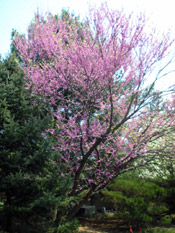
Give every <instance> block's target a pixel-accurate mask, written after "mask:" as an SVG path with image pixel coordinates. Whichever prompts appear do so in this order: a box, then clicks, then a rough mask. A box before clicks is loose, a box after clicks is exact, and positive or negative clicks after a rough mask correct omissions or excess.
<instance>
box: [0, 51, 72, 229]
mask: <svg viewBox="0 0 175 233" xmlns="http://www.w3.org/2000/svg"><path fill="white" fill-rule="evenodd" d="M23 76H24V75H23V72H22V71H21V70H20V68H19V67H18V64H17V62H16V61H15V57H14V55H11V56H9V57H8V58H7V59H5V60H3V61H0V99H1V102H0V204H1V206H0V222H1V228H0V229H2V230H5V231H6V232H33V233H34V232H45V231H46V230H47V229H48V227H50V226H51V225H52V223H53V222H54V216H55V214H57V210H58V208H63V207H64V205H66V202H63V200H64V197H65V192H66V190H67V186H68V185H69V183H70V182H69V180H68V179H67V177H64V179H63V177H62V176H61V170H60V169H61V168H59V163H57V161H56V159H55V155H56V154H55V153H54V152H53V150H52V146H53V145H54V144H53V139H52V141H51V140H50V136H49V132H47V129H48V128H49V127H50V126H51V125H52V119H51V117H50V116H48V115H47V111H46V109H47V106H46V104H42V105H41V104H40V105H39V104H38V103H39V101H37V99H36V96H35V98H34V97H32V96H31V95H30V91H29V90H26V88H25V81H24V77H23ZM57 156H58V153H57ZM42 226H43V228H42Z"/></svg>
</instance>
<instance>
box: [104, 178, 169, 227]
mask: <svg viewBox="0 0 175 233" xmlns="http://www.w3.org/2000/svg"><path fill="white" fill-rule="evenodd" d="M103 195H104V198H103V200H104V202H106V203H110V204H112V205H113V206H114V208H115V209H116V210H117V216H118V217H120V218H122V219H125V220H126V221H128V222H129V223H131V224H136V225H140V224H145V223H147V224H148V223H150V222H152V221H153V220H155V219H154V217H155V216H156V217H157V216H161V215H162V214H163V213H164V212H166V211H167V207H166V205H165V203H163V200H164V198H165V196H166V191H165V189H164V188H162V187H160V186H158V185H156V184H155V183H153V182H149V181H146V180H142V179H137V178H135V179H133V178H129V177H127V178H126V177H122V178H118V179H116V180H115V182H114V183H113V184H111V185H110V186H109V187H108V189H107V190H105V191H103Z"/></svg>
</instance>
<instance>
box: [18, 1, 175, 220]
mask: <svg viewBox="0 0 175 233" xmlns="http://www.w3.org/2000/svg"><path fill="white" fill-rule="evenodd" d="M89 15H90V16H89V18H88V19H87V20H86V21H85V22H84V23H83V25H82V24H80V23H78V22H77V19H76V20H74V18H73V17H71V16H70V15H69V16H68V15H67V16H66V17H53V16H52V15H51V14H49V15H48V17H47V18H44V17H43V16H41V15H36V17H35V19H34V21H33V23H32V24H31V25H30V27H29V29H28V37H25V36H21V37H18V36H16V37H15V40H14V44H15V47H16V49H17V51H18V55H19V57H20V59H21V60H22V63H21V67H22V68H23V70H24V72H25V78H26V80H27V82H28V88H30V89H31V90H32V93H33V95H39V96H41V97H42V98H43V102H47V103H49V106H50V114H51V115H52V116H54V118H55V127H54V128H53V129H51V130H52V133H53V137H55V138H57V140H58V143H57V145H56V146H55V148H54V149H55V151H57V150H58V151H59V153H58V158H59V159H60V161H61V164H63V165H65V167H66V168H65V172H64V174H63V175H66V173H67V171H71V172H72V177H73V185H72V187H71V189H70V190H69V196H76V197H77V202H75V203H74V205H70V208H68V209H67V210H65V211H63V212H62V213H60V216H62V215H66V216H67V219H71V218H72V217H73V216H74V215H75V213H76V212H77V211H78V209H79V208H80V207H81V205H82V204H83V203H84V202H85V201H86V200H87V199H88V198H89V197H90V196H91V195H92V194H93V193H95V192H98V191H100V190H102V189H104V188H105V187H106V186H107V185H108V184H109V183H111V182H112V181H113V180H114V179H115V178H116V177H117V176H118V175H120V174H121V173H124V172H127V171H130V170H133V169H135V168H137V167H140V166H144V165H146V164H147V163H148V162H149V161H151V160H153V159H154V157H155V156H156V153H157V150H155V149H154V148H151V147H150V145H151V144H150V143H154V141H156V140H157V139H158V138H160V137H164V136H165V135H167V134H169V133H170V132H171V131H172V130H173V129H174V126H175V117H174V116H175V115H174V108H173V102H166V103H165V107H166V112H164V113H162V112H161V111H160V108H159V105H157V106H156V105H155V106H153V108H152V109H151V108H150V105H151V103H152V102H153V101H154V100H155V98H157V99H158V98H159V96H160V94H161V93H157V92H155V91H154V85H155V82H156V80H157V79H158V77H159V75H160V74H161V72H162V70H163V68H161V69H160V70H159V71H158V73H157V75H156V77H155V79H154V80H153V81H151V80H150V79H149V77H150V75H151V73H152V71H153V70H154V68H155V67H156V65H157V64H160V63H161V64H162V63H163V59H164V58H167V56H168V54H169V51H170V50H171V45H172V43H173V41H172V40H171V39H170V35H169V34H168V33H167V34H164V35H162V36H160V35H159V36H156V35H155V30H154V29H153V30H152V31H151V30H150V29H149V30H147V24H146V19H145V17H144V16H142V15H140V16H138V17H137V18H133V17H132V16H131V15H129V16H126V15H125V14H124V13H123V12H122V11H117V10H110V9H109V8H108V7H107V5H102V6H101V8H99V9H98V10H91V12H90V13H89ZM148 80H149V82H147V81H148ZM150 81H151V82H150ZM147 83H149V84H148V85H146V84H147ZM150 83H151V84H150ZM160 154H163V151H160ZM83 191H85V192H84V193H85V194H84V195H81V194H82V192H83ZM82 197H83V198H82ZM78 198H79V199H78ZM59 218H60V217H59V216H58V223H59Z"/></svg>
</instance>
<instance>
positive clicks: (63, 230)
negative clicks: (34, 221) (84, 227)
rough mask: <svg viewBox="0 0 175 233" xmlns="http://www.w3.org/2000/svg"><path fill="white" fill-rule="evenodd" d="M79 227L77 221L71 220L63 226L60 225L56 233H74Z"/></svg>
mask: <svg viewBox="0 0 175 233" xmlns="http://www.w3.org/2000/svg"><path fill="white" fill-rule="evenodd" d="M78 227H79V223H78V220H77V219H73V220H72V221H71V222H67V223H65V224H63V225H60V226H59V227H58V228H57V231H56V232H57V233H76V232H78V231H77V229H78Z"/></svg>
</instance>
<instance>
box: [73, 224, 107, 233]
mask: <svg viewBox="0 0 175 233" xmlns="http://www.w3.org/2000/svg"><path fill="white" fill-rule="evenodd" d="M78 232H80V233H108V232H106V231H98V230H95V229H92V228H90V227H88V226H84V227H83V226H80V227H79V228H78Z"/></svg>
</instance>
